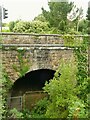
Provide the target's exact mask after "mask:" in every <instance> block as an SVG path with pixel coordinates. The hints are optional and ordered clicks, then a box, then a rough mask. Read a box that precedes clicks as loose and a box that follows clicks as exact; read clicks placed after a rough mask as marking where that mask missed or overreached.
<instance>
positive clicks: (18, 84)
mask: <svg viewBox="0 0 90 120" xmlns="http://www.w3.org/2000/svg"><path fill="white" fill-rule="evenodd" d="M54 73H55V70H52V69H37V70H33V71H30V72H28V73H26V74H25V76H23V77H21V78H18V79H17V80H16V81H15V82H14V84H13V86H12V88H11V96H22V95H23V94H24V93H25V92H27V91H41V90H42V88H43V87H44V85H45V82H46V81H48V82H49V81H50V79H52V78H53V77H54Z"/></svg>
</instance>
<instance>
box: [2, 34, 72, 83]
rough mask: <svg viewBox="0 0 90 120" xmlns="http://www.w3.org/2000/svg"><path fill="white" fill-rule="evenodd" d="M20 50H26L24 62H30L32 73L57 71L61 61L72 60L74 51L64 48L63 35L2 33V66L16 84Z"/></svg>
mask: <svg viewBox="0 0 90 120" xmlns="http://www.w3.org/2000/svg"><path fill="white" fill-rule="evenodd" d="M18 50H25V53H24V55H23V59H24V60H28V64H29V65H30V69H29V71H28V72H30V71H34V70H39V69H49V70H57V68H58V66H59V64H60V59H62V58H64V59H66V60H67V59H70V58H71V57H72V56H73V55H74V54H73V49H71V48H69V47H64V40H63V38H62V36H61V35H37V34H16V33H2V64H3V67H4V69H5V71H6V72H7V73H8V76H9V78H10V80H12V81H13V82H15V81H16V80H17V79H18V78H19V76H18V73H17V72H16V71H15V70H14V69H13V65H14V64H15V65H16V66H17V67H19V59H18V57H17V56H18Z"/></svg>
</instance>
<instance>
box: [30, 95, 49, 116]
mask: <svg viewBox="0 0 90 120" xmlns="http://www.w3.org/2000/svg"><path fill="white" fill-rule="evenodd" d="M48 104H49V102H48V99H47V98H46V97H45V98H43V99H41V100H40V101H38V102H37V103H36V105H35V107H34V108H33V109H32V111H31V116H32V118H45V113H46V108H47V106H48Z"/></svg>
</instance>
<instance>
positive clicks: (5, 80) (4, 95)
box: [0, 70, 12, 119]
mask: <svg viewBox="0 0 90 120" xmlns="http://www.w3.org/2000/svg"><path fill="white" fill-rule="evenodd" d="M11 86H12V82H11V81H10V79H9V77H8V75H7V73H6V72H4V70H3V71H2V88H1V90H0V93H1V95H2V98H1V100H2V106H1V110H0V111H2V119H5V118H6V116H7V111H8V109H7V96H8V92H9V89H10V88H11Z"/></svg>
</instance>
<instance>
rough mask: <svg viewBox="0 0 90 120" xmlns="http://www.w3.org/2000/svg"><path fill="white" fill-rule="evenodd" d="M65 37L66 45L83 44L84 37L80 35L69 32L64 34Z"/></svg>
mask: <svg viewBox="0 0 90 120" xmlns="http://www.w3.org/2000/svg"><path fill="white" fill-rule="evenodd" d="M62 38H63V39H64V45H65V46H68V47H76V46H81V45H82V42H83V39H80V38H79V37H77V38H76V37H75V36H74V34H72V35H71V34H67V35H64V36H62Z"/></svg>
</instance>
